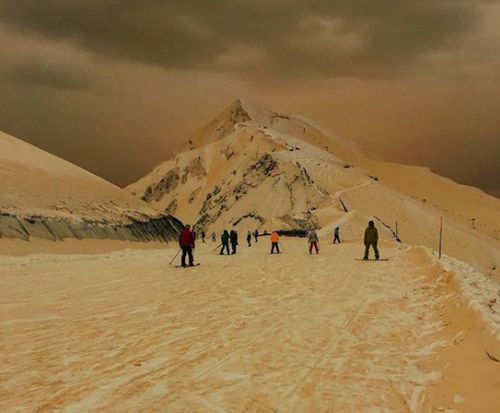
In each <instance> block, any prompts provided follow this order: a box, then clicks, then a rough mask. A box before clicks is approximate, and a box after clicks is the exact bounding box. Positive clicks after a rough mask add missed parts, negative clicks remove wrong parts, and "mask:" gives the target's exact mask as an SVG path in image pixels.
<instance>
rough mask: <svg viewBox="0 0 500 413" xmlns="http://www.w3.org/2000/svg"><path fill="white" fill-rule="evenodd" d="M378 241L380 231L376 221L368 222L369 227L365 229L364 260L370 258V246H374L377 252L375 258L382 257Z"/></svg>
mask: <svg viewBox="0 0 500 413" xmlns="http://www.w3.org/2000/svg"><path fill="white" fill-rule="evenodd" d="M377 243H378V231H377V228H376V227H375V223H374V222H373V221H370V222H368V227H367V228H366V230H365V256H364V257H363V259H364V260H367V259H368V253H369V252H370V246H372V248H373V252H374V253H375V259H376V260H378V259H380V255H379V253H378V248H377Z"/></svg>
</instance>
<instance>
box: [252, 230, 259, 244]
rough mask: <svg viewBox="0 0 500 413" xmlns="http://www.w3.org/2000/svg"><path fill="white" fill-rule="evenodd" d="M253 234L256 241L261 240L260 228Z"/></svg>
mask: <svg viewBox="0 0 500 413" xmlns="http://www.w3.org/2000/svg"><path fill="white" fill-rule="evenodd" d="M253 236H254V238H255V242H259V230H257V229H256V230H255V232H254V233H253Z"/></svg>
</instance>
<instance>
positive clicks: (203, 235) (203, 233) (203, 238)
mask: <svg viewBox="0 0 500 413" xmlns="http://www.w3.org/2000/svg"><path fill="white" fill-rule="evenodd" d="M205 236H206V234H205V231H201V242H203V243H204V242H205Z"/></svg>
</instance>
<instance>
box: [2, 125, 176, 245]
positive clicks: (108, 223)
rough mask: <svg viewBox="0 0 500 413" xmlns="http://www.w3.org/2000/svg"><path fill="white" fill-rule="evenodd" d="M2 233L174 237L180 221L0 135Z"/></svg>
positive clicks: (18, 235) (62, 236)
mask: <svg viewBox="0 0 500 413" xmlns="http://www.w3.org/2000/svg"><path fill="white" fill-rule="evenodd" d="M0 182H1V183H2V191H1V192H0V236H2V237H13V238H21V239H25V240H28V239H30V238H31V237H37V238H46V239H51V240H61V239H65V238H78V239H82V238H98V239H121V240H134V241H148V240H169V239H173V238H175V237H176V234H177V233H178V231H179V229H180V226H181V223H180V221H179V220H177V219H175V218H173V217H172V216H170V215H166V214H161V213H159V212H157V211H155V210H153V209H151V208H150V207H149V206H148V205H147V204H146V203H144V202H142V201H140V200H138V199H137V198H135V197H133V196H131V195H130V194H128V193H127V192H125V191H124V190H122V189H120V188H118V187H116V186H114V185H112V184H110V183H109V182H107V181H105V180H103V179H101V178H98V177H97V176H95V175H93V174H91V173H90V172H87V171H85V170H83V169H81V168H79V167H77V166H75V165H73V164H71V163H69V162H66V161H64V160H62V159H60V158H58V157H56V156H53V155H50V154H48V153H47V152H44V151H42V150H40V149H38V148H35V147H34V146H32V145H29V144H27V143H25V142H22V141H20V140H19V139H16V138H13V137H11V136H8V135H6V134H3V133H0Z"/></svg>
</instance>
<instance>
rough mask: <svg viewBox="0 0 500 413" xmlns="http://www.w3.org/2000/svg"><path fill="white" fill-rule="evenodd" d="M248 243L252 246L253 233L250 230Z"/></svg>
mask: <svg viewBox="0 0 500 413" xmlns="http://www.w3.org/2000/svg"><path fill="white" fill-rule="evenodd" d="M247 243H248V246H249V247H251V246H252V233H251V232H250V231H248V232H247Z"/></svg>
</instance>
